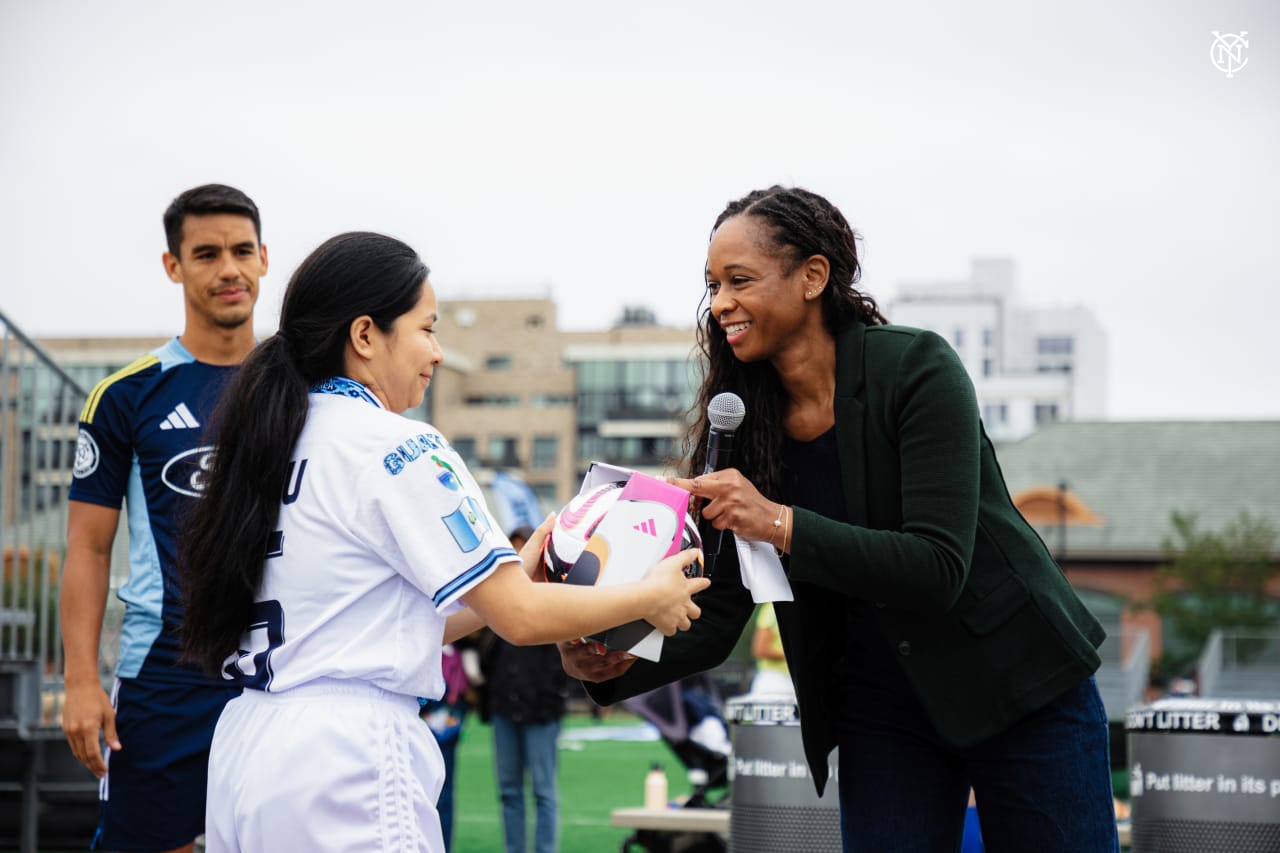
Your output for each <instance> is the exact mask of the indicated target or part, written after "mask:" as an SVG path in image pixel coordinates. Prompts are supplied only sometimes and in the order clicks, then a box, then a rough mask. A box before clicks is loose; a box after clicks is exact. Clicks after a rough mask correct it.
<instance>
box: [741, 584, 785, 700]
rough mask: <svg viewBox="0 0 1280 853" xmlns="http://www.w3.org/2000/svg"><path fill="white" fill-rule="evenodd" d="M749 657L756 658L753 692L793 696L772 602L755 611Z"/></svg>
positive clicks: (752, 682) (752, 681)
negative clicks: (754, 627)
mask: <svg viewBox="0 0 1280 853" xmlns="http://www.w3.org/2000/svg"><path fill="white" fill-rule="evenodd" d="M751 656H752V657H753V658H755V661H756V674H755V676H754V677H753V678H752V679H751V693H752V694H754V695H764V694H769V695H784V696H786V695H791V696H794V695H795V692H796V689H795V686H794V685H792V683H791V674H790V672H789V671H788V670H787V655H786V653H785V652H783V650H782V635H781V634H779V633H778V617H777V614H776V613H775V612H774V609H773V602H771V601H766V602H765V603H764V604H761V605H760V608H759V609H758V610H757V611H756V629H755V632H754V633H753V634H752V635H751Z"/></svg>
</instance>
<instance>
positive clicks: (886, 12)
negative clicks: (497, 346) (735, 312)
mask: <svg viewBox="0 0 1280 853" xmlns="http://www.w3.org/2000/svg"><path fill="white" fill-rule="evenodd" d="M1213 31H1218V32H1219V33H1221V34H1224V35H1225V34H1228V33H1239V32H1240V31H1246V32H1247V33H1248V35H1247V36H1246V38H1247V40H1248V42H1249V47H1248V49H1247V50H1246V51H1245V52H1244V55H1245V56H1247V58H1248V64H1247V65H1246V66H1245V67H1244V68H1243V69H1241V70H1239V71H1238V72H1236V73H1235V74H1234V76H1233V77H1231V78H1228V77H1227V76H1226V74H1225V73H1224V72H1223V71H1220V70H1218V69H1216V68H1215V67H1214V65H1213V64H1212V62H1211V61H1210V50H1211V45H1212V44H1213V41H1214V37H1213ZM1277 152H1280V3H1276V2H1274V0H1257V1H1256V2H1231V0H1228V2H1218V0H1199V1H1198V2H1186V0H1183V2H1170V0H1139V2H1101V0H1086V2H1046V3H1026V2H1020V0H1008V2H992V1H991V0H980V2H968V3H953V2H944V0H929V2H920V3H890V2H887V0H884V1H883V2H878V3H865V2H837V0H827V2H808V0H785V2H783V0H772V1H771V2H755V0H734V2H699V0H671V2H668V0H658V2H646V3H628V4H622V3H611V2H600V0H595V2H573V3H561V2H553V0H547V2H542V3H525V2H519V3H517V2H501V3H491V4H485V3H456V2H453V3H447V4H446V3H434V2H421V0H419V2H408V0H406V2H391V0H364V2H361V3H353V2H307V3H301V2H299V3H270V2H253V3H247V2H226V0H224V1H223V2H217V3H210V2H206V3H203V4H196V3H165V2H159V0H156V2H136V0H134V2H120V1H119V0H116V2H110V3H108V2H97V3H90V2H75V3H73V2H65V0H47V2H46V0H40V1H39V2H38V1H37V0H0V194H2V196H3V202H4V203H3V204H2V205H0V241H2V244H3V246H4V248H5V257H6V259H7V263H6V264H5V265H4V268H3V270H2V271H0V310H2V311H3V312H5V313H6V314H7V315H9V316H10V317H11V318H12V319H13V321H14V322H15V323H17V324H18V325H19V326H20V327H21V328H22V329H24V330H25V331H27V332H28V333H30V334H35V335H63V334H82V333H83V334H93V335H107V334H167V333H170V332H174V331H177V330H178V329H179V327H180V323H181V317H182V313H181V306H180V295H179V293H178V290H177V288H176V286H174V285H172V284H170V283H169V282H168V280H167V279H166V278H165V276H164V274H163V270H162V268H161V265H160V260H159V258H160V254H161V252H162V251H163V249H164V244H163V234H162V229H161V226H160V215H161V213H162V212H163V209H164V208H165V206H166V205H167V204H168V202H169V200H170V199H171V198H172V197H173V196H174V195H175V194H177V193H178V192H179V191H181V190H183V189H186V188H188V187H190V186H193V185H195V184H199V183H205V182H208V181H219V182H224V183H230V184H233V185H235V186H237V187H239V188H241V189H243V190H245V191H246V192H247V193H249V195H251V196H252V197H253V198H254V199H255V200H256V201H257V203H258V205H259V207H260V208H261V209H262V213H263V220H264V222H263V232H264V233H263V238H264V242H265V243H266V244H267V246H268V247H269V250H270V257H271V270H270V273H269V275H268V277H267V278H266V279H265V280H264V288H263V296H262V301H261V302H260V303H259V305H260V313H259V323H258V326H259V329H260V331H262V332H263V333H269V332H270V331H271V330H273V328H274V326H275V320H276V317H277V314H278V308H279V301H280V295H281V293H282V292H283V288H284V285H285V283H286V282H287V280H288V277H289V274H290V273H291V272H292V270H293V268H294V267H295V266H296V265H297V263H298V261H300V260H301V259H302V257H304V256H305V255H306V253H307V252H308V251H310V250H311V249H312V248H314V247H315V246H316V245H317V244H318V243H319V242H321V241H322V240H323V239H325V238H327V237H329V236H331V235H332V234H334V233H337V232H339V231H346V230H353V229H370V230H379V231H384V232H387V233H390V234H393V235H395V236H398V237H401V238H403V239H405V240H407V241H408V242H409V243H410V244H411V245H413V246H414V247H415V248H416V249H417V250H418V251H419V252H420V253H421V254H422V255H423V257H424V258H425V259H426V261H427V263H428V264H429V265H430V266H431V268H432V281H433V283H434V284H435V286H436V290H437V293H438V294H439V296H440V297H441V298H442V299H444V300H447V299H449V298H450V297H458V296H472V297H474V296H490V295H492V296H500V295H518V294H532V295H547V294H549V295H551V296H553V297H554V298H555V299H556V301H557V303H558V305H559V317H560V324H561V326H562V327H566V328H574V329H583V328H603V327H606V326H608V325H609V324H610V323H611V322H612V320H613V319H614V318H615V317H617V315H618V314H619V312H620V309H621V306H622V305H624V304H628V303H638V304H647V305H649V306H650V307H652V308H654V309H655V310H656V311H657V313H658V315H659V318H660V319H661V320H663V321H665V322H668V323H673V324H689V323H691V322H692V321H693V319H694V312H695V309H696V306H697V303H698V299H699V297H700V295H701V290H702V286H703V285H702V264H703V259H704V252H705V248H706V242H707V236H708V231H709V228H710V225H711V223H712V221H713V220H714V218H715V216H716V215H717V214H718V213H719V212H720V210H721V209H722V208H723V206H724V204H725V202H727V201H728V200H730V199H733V198H737V197H739V196H741V195H742V194H744V193H746V192H747V191H749V190H751V189H753V188H756V187H760V186H767V185H769V184H772V183H784V184H796V185H800V186H804V187H806V188H808V189H811V190H814V191H816V192H819V193H821V194H823V195H825V196H827V197H828V198H830V199H831V200H832V201H833V202H834V203H835V204H836V205H837V206H839V207H840V208H841V209H842V210H843V211H844V213H845V215H846V216H847V217H848V218H849V220H850V221H851V223H852V224H853V225H854V227H855V228H856V229H857V230H858V231H859V232H861V234H862V235H863V237H864V243H863V250H864V259H865V274H864V280H863V286H864V288H865V289H866V290H868V291H869V292H871V293H872V294H873V295H874V296H876V297H877V298H879V299H880V300H881V301H882V302H888V301H891V300H892V298H893V296H894V294H895V292H896V290H897V288H898V287H899V285H900V284H901V283H903V282H920V281H930V280H946V279H963V278H964V277H966V276H967V274H968V271H969V264H970V260H971V259H972V258H973V257H975V256H992V255H996V256H1007V257H1011V258H1013V259H1014V261H1015V262H1016V264H1017V270H1018V295H1019V296H1020V298H1021V301H1022V302H1024V303H1027V304H1031V305H1043V306H1052V305H1084V306H1087V307H1089V308H1090V309H1092V310H1093V311H1094V312H1095V314H1096V315H1097V317H1098V319H1099V321H1100V322H1101V324H1102V326H1103V328H1104V329H1105V330H1106V332H1107V334H1108V337H1109V346H1110V355H1111V373H1110V383H1109V389H1108V401H1109V410H1110V413H1111V415H1112V416H1113V417H1117V418H1126V419H1132V418H1159V419H1165V418H1183V417H1186V418H1197V419H1200V418H1277V417H1280V328H1277V318H1278V317H1280V272H1278V270H1280V250H1278V249H1277V247H1280V157H1278V155H1277ZM1267 246H1270V247H1272V248H1271V249H1267V248H1266V247H1267ZM890 319H892V317H891V318H890ZM442 332H443V334H444V335H445V336H446V337H445V344H446V346H447V343H448V342H447V334H448V331H447V329H444V330H442Z"/></svg>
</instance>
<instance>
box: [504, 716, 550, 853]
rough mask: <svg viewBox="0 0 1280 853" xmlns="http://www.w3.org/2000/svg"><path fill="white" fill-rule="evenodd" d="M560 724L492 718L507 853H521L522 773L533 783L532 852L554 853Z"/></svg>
mask: <svg viewBox="0 0 1280 853" xmlns="http://www.w3.org/2000/svg"><path fill="white" fill-rule="evenodd" d="M559 734H560V721H559V720H556V721H554V722H550V723H540V724H537V725H521V724H518V723H513V722H512V721H511V720H510V719H508V718H507V717H503V716H502V715H500V714H494V715H493V754H494V758H495V760H496V761H497V765H498V793H499V795H500V796H501V797H502V829H503V833H504V834H505V836H506V839H507V848H506V849H507V853H525V850H526V848H525V841H524V838H525V831H524V829H525V817H524V774H525V771H526V770H527V771H528V772H529V777H530V780H531V781H532V783H533V804H534V815H535V821H534V832H533V848H534V850H535V852H536V853H555V851H556V840H557V839H556V836H557V834H558V832H557V826H556V823H557V814H556V813H557V810H558V808H559V801H560V800H559V794H557V793H556V738H557V737H558V736H559Z"/></svg>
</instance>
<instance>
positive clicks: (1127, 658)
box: [1096, 627, 1151, 720]
mask: <svg viewBox="0 0 1280 853" xmlns="http://www.w3.org/2000/svg"><path fill="white" fill-rule="evenodd" d="M1098 653H1099V654H1100V655H1101V656H1102V666H1101V667H1099V668H1098V672H1097V675H1096V680H1097V682H1098V692H1099V693H1100V694H1101V695H1102V704H1103V705H1104V706H1105V707H1106V709H1107V717H1108V718H1110V719H1112V720H1122V719H1124V715H1125V712H1126V711H1128V710H1129V708H1131V707H1133V706H1134V705H1139V704H1141V703H1142V700H1143V691H1144V690H1145V689H1146V686H1147V682H1148V680H1149V679H1150V677H1151V632H1150V631H1148V630H1147V629H1146V628H1136V627H1134V628H1123V629H1119V630H1115V629H1113V630H1112V631H1110V632H1109V633H1108V636H1107V639H1106V641H1105V642H1103V644H1102V647H1101V648H1100V649H1099V650H1098Z"/></svg>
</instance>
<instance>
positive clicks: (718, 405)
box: [707, 391, 747, 432]
mask: <svg viewBox="0 0 1280 853" xmlns="http://www.w3.org/2000/svg"><path fill="white" fill-rule="evenodd" d="M746 416H747V407H746V406H744V405H743V404H742V398H741V397H739V396H738V395H737V394H735V393H733V392H732V391H722V392H720V393H719V394H717V395H715V396H714V397H712V398H711V402H710V403H708V404H707V420H709V421H711V428H712V429H715V430H719V431H720V432H733V431H734V430H736V429H737V428H738V427H740V426H742V419H743V418H745V417H746Z"/></svg>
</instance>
